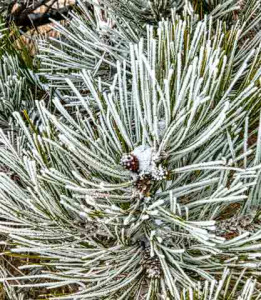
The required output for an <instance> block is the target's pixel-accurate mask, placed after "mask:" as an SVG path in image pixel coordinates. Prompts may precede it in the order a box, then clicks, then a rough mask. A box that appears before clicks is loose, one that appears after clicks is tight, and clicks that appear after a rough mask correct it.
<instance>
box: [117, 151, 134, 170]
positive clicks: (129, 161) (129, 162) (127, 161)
mask: <svg viewBox="0 0 261 300" xmlns="http://www.w3.org/2000/svg"><path fill="white" fill-rule="evenodd" d="M120 163H121V165H122V166H123V167H125V168H126V169H128V170H130V171H132V172H138V170H139V161H138V159H137V157H136V156H135V155H133V154H125V155H123V157H122V158H121V162H120Z"/></svg>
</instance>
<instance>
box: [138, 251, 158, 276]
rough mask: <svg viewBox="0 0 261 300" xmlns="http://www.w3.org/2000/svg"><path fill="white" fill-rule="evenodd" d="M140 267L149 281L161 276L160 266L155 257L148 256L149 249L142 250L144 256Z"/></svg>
mask: <svg viewBox="0 0 261 300" xmlns="http://www.w3.org/2000/svg"><path fill="white" fill-rule="evenodd" d="M141 265H142V266H143V268H144V270H145V274H146V276H147V278H149V279H158V278H160V276H161V265H160V261H159V259H158V258H157V257H151V256H150V250H149V248H147V249H145V250H144V256H143V258H142V261H141Z"/></svg>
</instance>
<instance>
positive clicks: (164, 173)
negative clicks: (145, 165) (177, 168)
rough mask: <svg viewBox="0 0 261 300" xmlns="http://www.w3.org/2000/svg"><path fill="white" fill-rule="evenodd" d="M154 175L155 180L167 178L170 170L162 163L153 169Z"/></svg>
mask: <svg viewBox="0 0 261 300" xmlns="http://www.w3.org/2000/svg"><path fill="white" fill-rule="evenodd" d="M152 177H153V179H154V180H166V179H167V178H168V177H169V171H168V170H167V169H166V168H164V167H162V165H160V166H158V167H156V168H154V169H153V171H152Z"/></svg>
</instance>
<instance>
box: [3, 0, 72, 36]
mask: <svg viewBox="0 0 261 300" xmlns="http://www.w3.org/2000/svg"><path fill="white" fill-rule="evenodd" d="M60 2H61V1H59V0H52V1H50V0H38V1H34V2H33V3H32V4H31V5H30V4H28V3H22V4H21V3H20V4H19V5H18V4H17V1H13V5H12V9H11V11H10V13H9V14H8V17H7V23H8V24H10V23H12V22H13V23H14V24H15V25H16V26H18V27H20V28H21V29H22V30H23V31H27V30H30V29H32V28H37V27H39V26H42V25H46V24H48V23H50V22H51V21H50V19H53V20H56V21H60V20H63V19H64V18H65V17H67V16H68V14H69V12H70V10H71V9H72V8H73V6H74V4H75V3H76V1H67V4H66V2H65V1H64V2H65V4H64V5H61V4H60Z"/></svg>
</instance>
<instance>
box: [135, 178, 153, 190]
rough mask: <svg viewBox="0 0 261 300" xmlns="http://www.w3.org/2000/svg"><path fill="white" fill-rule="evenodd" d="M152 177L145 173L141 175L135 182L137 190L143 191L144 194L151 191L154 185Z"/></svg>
mask: <svg viewBox="0 0 261 300" xmlns="http://www.w3.org/2000/svg"><path fill="white" fill-rule="evenodd" d="M152 180H153V179H152V177H151V175H149V174H146V175H145V174H143V175H141V176H139V178H138V179H137V181H136V182H135V183H134V186H135V187H136V188H137V190H138V191H139V192H140V193H142V195H147V194H148V193H149V191H150V188H151V185H152Z"/></svg>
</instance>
